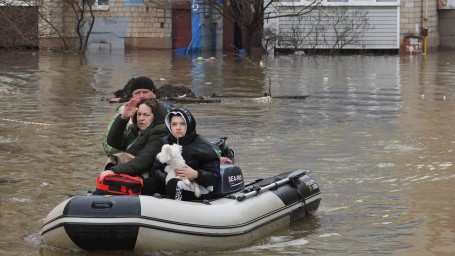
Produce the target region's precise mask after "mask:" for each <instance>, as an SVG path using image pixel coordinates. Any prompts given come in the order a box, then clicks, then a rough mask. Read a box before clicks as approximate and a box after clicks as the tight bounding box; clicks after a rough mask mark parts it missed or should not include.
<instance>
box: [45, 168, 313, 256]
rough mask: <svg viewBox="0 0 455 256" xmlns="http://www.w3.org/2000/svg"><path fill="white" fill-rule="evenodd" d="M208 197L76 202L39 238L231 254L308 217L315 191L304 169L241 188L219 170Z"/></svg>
mask: <svg viewBox="0 0 455 256" xmlns="http://www.w3.org/2000/svg"><path fill="white" fill-rule="evenodd" d="M215 192H216V193H217V194H218V195H219V198H217V199H214V200H210V201H201V202H181V201H175V200H171V199H167V198H160V197H154V196H143V195H141V196H95V195H83V196H75V197H72V198H69V199H67V200H65V201H63V202H62V203H60V204H59V205H57V206H56V207H55V208H54V209H53V210H52V211H51V212H50V213H49V214H48V216H47V218H46V219H45V222H44V225H43V227H42V230H41V235H42V238H43V242H44V243H45V244H46V245H50V246H52V247H57V248H63V249H83V250H130V251H135V252H150V251H156V250H172V251H174V250H179V251H214V250H225V249H235V248H240V247H243V246H246V245H248V244H250V243H251V242H253V241H254V240H256V239H258V238H260V237H263V236H266V235H269V234H271V233H272V232H274V231H276V230H279V229H282V228H285V227H288V226H289V225H290V224H292V223H293V222H295V221H297V220H299V219H302V218H303V217H305V216H306V215H307V214H313V213H314V212H315V211H316V210H317V209H318V207H319V203H320V201H321V193H320V190H319V186H318V185H317V183H316V182H315V181H314V180H313V179H312V178H311V177H310V176H309V175H308V172H307V171H303V170H299V171H294V172H287V173H282V174H279V175H276V176H274V177H270V178H266V179H262V180H258V181H255V182H253V183H251V184H248V185H245V184H244V181H243V176H242V172H241V170H240V168H238V167H237V166H234V165H225V166H222V181H221V183H220V184H219V185H218V186H216V187H215Z"/></svg>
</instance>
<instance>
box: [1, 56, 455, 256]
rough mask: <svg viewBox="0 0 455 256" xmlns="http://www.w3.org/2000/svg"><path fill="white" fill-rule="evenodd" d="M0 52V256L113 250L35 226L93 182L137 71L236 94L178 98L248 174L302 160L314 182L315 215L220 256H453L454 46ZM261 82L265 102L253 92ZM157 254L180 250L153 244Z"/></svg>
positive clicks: (201, 91) (200, 91)
mask: <svg viewBox="0 0 455 256" xmlns="http://www.w3.org/2000/svg"><path fill="white" fill-rule="evenodd" d="M0 56H1V58H0V99H1V100H0V102H1V106H2V107H1V109H0V161H1V165H0V166H1V167H0V169H1V172H0V232H1V238H0V255H72V254H77V255H110V254H109V253H100V252H94V253H84V252H79V253H75V252H67V251H54V250H49V249H47V248H45V246H43V244H42V242H41V239H40V236H39V230H40V227H41V225H42V223H43V219H44V218H45V216H46V215H47V213H48V212H49V211H50V210H51V209H52V208H53V207H54V206H56V205H57V204H58V203H59V202H61V201H62V200H63V199H65V198H67V197H68V195H74V194H83V193H86V192H87V191H88V190H91V189H93V187H94V184H95V177H96V175H97V173H98V172H99V171H100V168H101V166H102V163H103V162H104V158H103V153H102V147H101V139H102V137H103V134H104V132H105V129H106V124H107V122H108V120H109V119H110V117H111V116H112V114H113V113H114V111H115V108H116V105H115V104H109V103H108V102H107V101H104V100H102V99H107V98H110V97H112V95H113V92H114V91H116V90H118V89H120V88H123V86H124V85H125V83H126V82H127V81H128V79H129V78H131V77H136V76H140V75H147V76H150V77H151V78H152V79H153V80H154V81H155V83H156V84H157V85H158V87H159V86H162V85H164V84H166V83H170V84H173V85H184V86H187V87H189V88H191V89H192V90H193V91H194V92H195V93H196V94H197V95H201V96H209V95H212V94H214V93H216V94H221V95H230V96H238V97H229V98H221V102H220V103H215V104H190V105H186V106H187V107H188V108H189V109H190V110H191V111H192V112H193V113H194V115H195V118H196V120H197V130H198V132H199V133H201V134H203V135H206V136H209V137H212V136H219V135H222V136H227V137H228V143H229V145H230V146H231V147H232V148H234V149H235V152H236V163H237V164H238V165H239V166H240V167H241V168H242V169H243V171H244V176H245V178H246V179H247V180H254V179H258V178H261V177H265V176H270V175H274V174H278V173H281V172H284V171H289V170H297V169H306V170H311V171H312V173H311V176H312V177H313V178H314V179H315V180H316V181H317V182H318V184H319V186H320V187H321V190H322V193H323V194H322V196H323V200H322V203H321V206H320V208H319V210H318V211H317V214H316V216H314V217H313V218H309V219H306V220H304V221H302V222H299V223H297V224H295V225H293V226H291V227H285V228H284V229H283V230H281V231H280V232H277V233H274V234H271V235H270V236H268V237H266V238H264V239H261V240H259V241H257V242H256V243H254V244H252V245H251V246H248V247H246V248H241V249H238V250H232V251H226V252H219V253H217V254H219V255H303V254H307V255H366V254H369V255H383V254H393V255H451V254H453V253H455V245H454V241H455V186H454V183H455V167H454V161H455V151H454V150H455V82H454V81H455V52H436V53H429V54H427V55H425V56H422V55H419V56H342V57H329V56H278V57H276V58H273V57H268V58H266V57H263V58H261V59H259V58H255V59H253V60H252V62H249V61H246V60H245V59H242V58H238V57H233V56H229V55H221V54H220V55H219V56H216V57H217V58H218V59H219V60H220V61H218V62H217V63H215V64H212V63H207V62H202V63H200V62H193V61H192V60H191V58H187V57H178V56H173V55H172V52H168V51H150V52H134V53H127V54H124V53H115V52H113V53H110V54H98V53H91V54H88V55H87V56H86V58H79V57H74V56H59V55H57V54H54V53H49V52H47V53H42V54H38V53H30V52H16V53H6V52H1V53H0ZM204 57H209V56H204ZM261 66H262V67H261ZM269 81H270V89H271V92H272V100H271V101H270V102H269V101H265V100H262V99H260V98H259V97H261V96H262V95H263V93H264V92H267V91H269ZM283 95H287V96H292V95H293V96H303V95H308V96H309V97H307V98H305V99H291V98H279V96H283ZM274 96H277V97H276V98H273V97H274ZM251 97H258V98H257V99H255V98H251ZM122 254H123V253H122ZM122 254H120V255H122ZM124 254H126V255H133V254H132V253H124ZM161 254H165V255H179V253H177V252H172V253H162V252H151V255H161ZM212 254H213V253H204V252H198V253H195V255H212Z"/></svg>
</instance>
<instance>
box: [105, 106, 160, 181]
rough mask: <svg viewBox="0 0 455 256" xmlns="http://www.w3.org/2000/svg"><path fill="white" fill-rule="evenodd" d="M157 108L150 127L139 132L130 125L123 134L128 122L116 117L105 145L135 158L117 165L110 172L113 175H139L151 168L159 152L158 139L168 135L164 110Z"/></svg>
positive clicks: (133, 125)
mask: <svg viewBox="0 0 455 256" xmlns="http://www.w3.org/2000/svg"><path fill="white" fill-rule="evenodd" d="M157 106H158V108H157V111H156V114H155V117H154V121H153V124H152V126H151V127H149V128H148V129H146V130H145V131H142V132H141V131H140V130H139V128H138V127H137V125H136V124H132V125H130V126H129V127H128V129H127V131H126V132H125V128H126V126H127V125H128V121H129V120H124V119H122V118H121V115H118V116H117V117H116V119H115V120H114V123H113V124H112V127H111V129H110V130H109V133H108V135H107V143H108V144H109V145H110V146H112V147H114V148H116V149H119V150H121V151H124V152H126V153H130V154H132V155H134V156H135V158H134V159H132V160H130V161H128V162H126V163H121V164H118V165H116V166H114V167H112V168H110V170H112V171H113V172H115V173H124V174H129V175H139V174H141V173H144V172H146V171H148V170H150V168H151V167H152V166H153V163H154V161H155V157H156V155H157V154H158V153H159V152H160V150H161V142H160V139H161V138H162V137H163V136H166V135H167V134H169V132H168V130H167V128H166V125H165V124H164V118H165V116H166V114H167V111H166V109H165V108H164V107H163V106H162V105H161V104H157Z"/></svg>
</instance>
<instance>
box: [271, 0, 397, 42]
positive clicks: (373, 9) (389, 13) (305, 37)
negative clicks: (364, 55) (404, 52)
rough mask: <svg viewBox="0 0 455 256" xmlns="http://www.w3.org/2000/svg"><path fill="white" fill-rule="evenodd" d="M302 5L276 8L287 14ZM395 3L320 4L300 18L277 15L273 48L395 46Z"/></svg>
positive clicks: (280, 12)
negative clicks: (364, 4)
mask: <svg viewBox="0 0 455 256" xmlns="http://www.w3.org/2000/svg"><path fill="white" fill-rule="evenodd" d="M296 8H303V7H302V6H281V7H278V8H277V9H278V11H279V14H289V13H293V12H295V11H296ZM398 8H399V6H352V5H351V6H321V7H318V8H316V9H315V10H313V11H312V12H310V13H308V14H306V15H305V16H303V17H280V18H278V19H277V21H276V23H275V24H273V23H272V24H273V25H274V26H276V30H275V31H279V33H278V32H277V33H278V36H279V38H280V39H279V40H278V42H277V48H281V49H283V48H284V49H294V48H295V49H331V48H333V49H399V31H398V30H399V9H398Z"/></svg>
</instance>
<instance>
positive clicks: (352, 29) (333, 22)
mask: <svg viewBox="0 0 455 256" xmlns="http://www.w3.org/2000/svg"><path fill="white" fill-rule="evenodd" d="M331 10H332V11H331V12H329V13H327V14H326V16H327V21H329V23H328V24H329V25H328V26H330V29H331V31H333V36H332V39H331V40H329V41H328V43H330V42H331V43H332V44H331V45H332V47H331V52H332V53H336V52H338V51H339V50H341V49H343V48H345V47H346V46H347V45H350V46H360V47H362V46H365V42H364V40H363V34H364V33H365V32H366V31H368V30H369V29H370V28H371V25H370V20H369V17H368V11H367V10H366V9H360V8H358V9H352V8H350V9H348V8H343V7H336V8H332V9H331ZM329 45H330V44H329Z"/></svg>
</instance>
